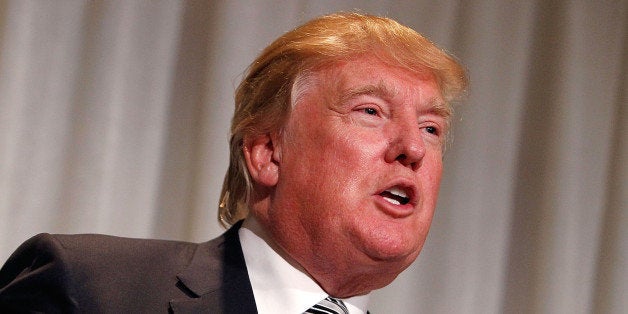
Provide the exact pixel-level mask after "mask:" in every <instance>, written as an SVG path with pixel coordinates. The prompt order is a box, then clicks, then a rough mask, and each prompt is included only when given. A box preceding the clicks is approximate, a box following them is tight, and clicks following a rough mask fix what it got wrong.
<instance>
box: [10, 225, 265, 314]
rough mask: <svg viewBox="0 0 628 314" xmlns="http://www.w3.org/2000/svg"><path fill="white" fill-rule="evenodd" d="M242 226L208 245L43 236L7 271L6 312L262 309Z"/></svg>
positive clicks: (22, 249)
mask: <svg viewBox="0 0 628 314" xmlns="http://www.w3.org/2000/svg"><path fill="white" fill-rule="evenodd" d="M240 225H241V223H239V224H237V225H236V226H234V227H232V228H231V229H229V230H228V231H227V232H225V234H223V235H222V236H220V237H218V238H216V239H214V240H212V241H209V242H205V243H201V244H195V243H187V242H176V241H164V240H140V239H128V238H119V237H112V236H104V235H50V234H40V235H37V236H35V237H33V238H32V239H30V240H28V241H27V242H25V243H24V244H23V245H22V246H20V247H19V248H18V250H17V251H16V252H15V253H14V254H13V255H12V256H11V257H10V258H9V260H8V261H7V262H6V264H5V265H4V266H3V267H2V269H1V270H0V313H23V312H45V313H59V312H61V313H72V312H77V313H166V312H171V313H239V314H240V313H257V310H256V307H255V299H254V297H253V290H252V288H251V283H250V280H249V277H248V273H247V270H246V265H245V263H244V257H243V255H242V248H241V246H240V240H239V237H238V229H239V227H240Z"/></svg>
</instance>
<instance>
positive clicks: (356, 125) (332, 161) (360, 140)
mask: <svg viewBox="0 0 628 314" xmlns="http://www.w3.org/2000/svg"><path fill="white" fill-rule="evenodd" d="M306 86H307V87H306V88H304V89H303V90H304V93H302V95H300V96H299V100H298V101H297V103H296V105H295V107H294V108H293V111H292V114H291V116H290V118H289V120H288V122H287V125H286V126H285V128H284V129H283V135H282V137H281V140H280V142H279V143H278V144H276V147H275V149H276V150H278V154H276V156H278V158H277V160H276V162H277V164H278V167H279V177H278V182H277V185H276V190H275V192H274V195H273V196H272V200H271V206H270V209H269V210H268V212H267V213H266V214H265V215H264V216H265V217H266V218H265V220H266V222H267V223H268V224H266V226H267V228H269V229H271V234H272V236H273V238H274V239H275V241H276V242H277V244H279V246H281V247H282V248H283V249H284V250H285V251H286V252H287V253H288V254H289V255H290V256H291V257H292V258H293V259H294V260H296V261H297V262H298V263H299V264H300V265H301V266H302V267H303V268H305V269H306V270H307V271H308V272H309V273H310V274H311V275H312V276H313V277H314V278H315V279H317V280H318V278H317V276H318V274H319V273H321V274H322V273H326V272H336V271H339V270H340V269H345V270H346V271H350V272H351V271H355V272H357V273H356V274H354V275H355V276H357V277H359V276H360V275H359V274H362V275H364V276H368V274H370V273H372V272H375V273H377V274H378V275H380V274H381V275H382V276H387V277H392V278H387V279H386V280H383V281H387V282H386V283H385V284H388V283H389V282H390V281H392V280H393V279H394V277H396V275H397V274H398V273H399V272H401V271H402V270H403V269H405V268H406V267H407V266H408V265H409V264H410V263H412V262H413V261H414V260H415V258H416V257H417V255H418V254H419V251H420V250H421V247H422V246H423V243H424V241H425V238H426V236H427V233H428V229H429V227H430V223H431V220H432V216H433V213H434V207H435V205H436V198H437V194H438V189H439V183H440V179H441V171H442V150H443V144H444V137H445V134H446V132H447V130H446V126H447V117H446V116H447V115H446V114H445V113H444V112H445V110H444V104H443V101H442V97H441V95H440V92H439V90H438V86H437V83H436V82H435V79H434V77H433V76H432V75H431V74H429V73H424V74H416V73H413V72H410V71H408V70H406V69H402V68H398V67H392V66H389V65H386V64H384V63H382V62H381V61H379V59H376V58H370V57H361V58H358V59H355V60H353V61H348V62H344V63H341V64H339V65H338V66H336V67H333V68H332V69H328V70H323V71H321V72H318V73H317V74H315V75H314V77H313V78H312V79H311V80H309V81H308V83H306ZM332 261H333V262H332ZM358 273H359V274H358ZM357 277H356V278H357ZM371 279H373V281H374V282H376V281H377V279H374V278H371ZM383 281H382V283H383ZM385 284H379V283H378V285H385Z"/></svg>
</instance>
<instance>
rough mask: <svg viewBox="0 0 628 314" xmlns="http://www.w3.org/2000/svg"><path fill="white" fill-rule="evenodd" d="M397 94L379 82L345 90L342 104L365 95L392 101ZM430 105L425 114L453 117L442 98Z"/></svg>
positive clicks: (341, 99) (430, 102) (433, 99)
mask: <svg viewBox="0 0 628 314" xmlns="http://www.w3.org/2000/svg"><path fill="white" fill-rule="evenodd" d="M396 94H397V91H396V90H394V89H391V88H390V87H388V86H387V85H386V84H384V83H383V82H379V83H378V84H377V85H373V84H369V85H364V86H360V87H357V88H350V89H347V90H344V91H343V92H342V93H341V97H340V103H346V102H347V101H348V100H350V99H353V98H355V97H359V96H363V95H368V96H374V97H378V98H381V99H384V100H386V101H390V100H391V99H392V98H394V96H395V95H396ZM428 103H429V107H428V108H427V109H426V110H422V111H423V112H426V113H431V114H435V115H437V116H440V117H443V118H445V119H449V118H450V117H451V116H452V115H453V110H452V108H451V106H449V105H448V104H447V103H446V102H444V101H443V100H442V99H440V98H432V99H430V100H429V101H428Z"/></svg>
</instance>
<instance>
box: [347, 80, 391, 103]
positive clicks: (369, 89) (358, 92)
mask: <svg viewBox="0 0 628 314" xmlns="http://www.w3.org/2000/svg"><path fill="white" fill-rule="evenodd" d="M396 94H397V92H396V91H394V90H391V89H390V88H388V86H386V85H385V84H384V83H383V82H379V84H377V85H372V84H369V85H364V86H360V87H357V88H350V89H347V90H344V91H342V93H341V96H340V101H341V103H345V102H346V101H348V100H349V99H353V98H355V97H358V96H363V95H369V96H375V97H378V98H382V99H384V100H391V99H392V98H393V97H394V96H395V95H396Z"/></svg>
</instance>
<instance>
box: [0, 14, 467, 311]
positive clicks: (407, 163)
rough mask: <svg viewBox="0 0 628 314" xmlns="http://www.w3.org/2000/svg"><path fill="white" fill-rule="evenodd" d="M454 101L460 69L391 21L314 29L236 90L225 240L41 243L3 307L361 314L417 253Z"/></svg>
mask: <svg viewBox="0 0 628 314" xmlns="http://www.w3.org/2000/svg"><path fill="white" fill-rule="evenodd" d="M465 87H466V80H465V74H464V71H463V69H462V68H461V67H460V65H459V64H458V63H457V62H455V61H454V60H453V59H452V58H451V57H450V56H448V55H447V54H445V53H444V52H442V51H441V50H440V49H438V48H437V47H436V46H434V45H433V44H432V43H430V42H429V41H427V40H426V39H425V38H423V37H422V36H421V35H419V34H418V33H416V32H414V31H413V30H411V29H409V28H407V27H405V26H402V25H400V24H398V23H396V22H394V21H392V20H390V19H386V18H380V17H375V16H367V15H359V14H335V15H329V16H323V17H320V18H317V19H314V20H312V21H310V22H308V23H306V24H304V25H302V26H300V27H298V28H296V29H295V30H293V31H291V32H288V33H286V34H285V35H283V36H282V37H280V38H279V39H277V40H276V41H275V42H273V43H272V44H271V45H270V46H269V47H267V48H266V49H265V50H264V51H263V52H262V53H261V55H260V56H259V57H258V58H257V59H256V60H255V61H254V62H253V63H252V64H251V66H250V68H249V70H248V73H247V75H246V77H245V78H244V80H243V81H242V83H241V84H240V86H239V87H238V90H237V92H236V109H235V114H234V118H233V123H232V130H231V132H232V137H231V142H230V147H231V161H230V165H229V169H228V171H227V175H226V177H225V183H224V186H223V191H222V196H221V199H222V202H221V204H220V213H219V218H220V220H221V222H222V223H223V224H224V225H226V226H229V225H232V227H231V228H230V229H229V230H228V231H227V232H226V233H225V234H224V235H222V236H221V237H219V238H217V239H215V240H212V241H210V242H207V243H202V244H192V243H184V242H172V241H158V240H137V239H122V238H115V237H108V236H100V235H79V236H68V235H47V234H45V235H39V236H37V237H35V238H33V239H31V240H29V241H27V242H26V243H25V244H24V245H22V246H21V247H20V248H19V249H18V251H16V253H14V254H13V255H12V256H11V258H10V259H9V261H8V262H7V263H6V264H5V266H4V267H3V268H2V270H1V272H0V309H2V310H5V309H6V310H13V311H44V312H57V311H58V312H162V311H163V312H165V311H166V310H168V311H171V312H174V313H181V312H188V313H189V312H193V313H199V312H208V313H256V312H259V313H303V312H307V313H323V312H317V311H320V310H321V309H325V308H333V311H335V312H331V313H351V314H355V313H365V312H366V310H367V301H368V294H369V292H370V291H372V290H374V289H379V288H382V287H384V286H386V285H388V284H389V283H390V282H392V281H393V280H394V279H395V277H396V276H397V275H398V274H399V273H400V272H401V271H403V270H404V269H405V268H407V267H408V266H409V265H410V264H411V263H412V262H413V261H414V260H415V259H416V257H417V256H418V254H419V252H420V250H421V248H422V246H423V243H424V241H425V238H426V236H427V232H428V230H429V226H430V223H431V219H432V216H433V213H434V208H435V206H436V198H437V194H438V188H439V183H440V177H441V172H442V154H443V150H444V145H445V140H446V136H447V131H448V128H449V120H450V115H451V107H450V103H451V102H452V101H454V100H455V99H456V98H457V97H458V96H459V95H460V94H461V93H462V92H463V90H464V89H465ZM325 313H328V312H325Z"/></svg>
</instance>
